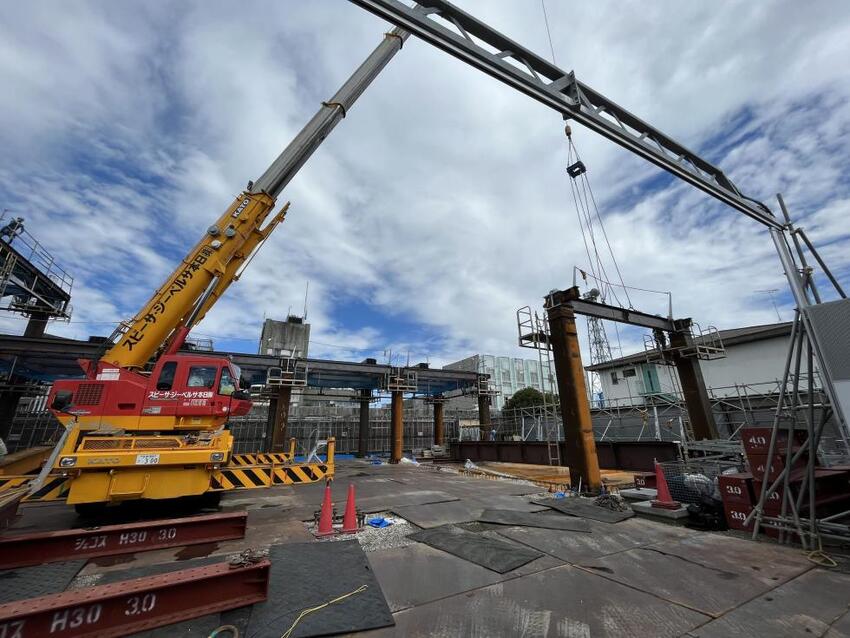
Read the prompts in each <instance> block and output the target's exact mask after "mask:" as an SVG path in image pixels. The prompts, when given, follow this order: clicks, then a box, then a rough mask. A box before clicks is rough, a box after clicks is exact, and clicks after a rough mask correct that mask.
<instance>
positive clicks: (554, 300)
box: [546, 286, 690, 332]
mask: <svg viewBox="0 0 850 638" xmlns="http://www.w3.org/2000/svg"><path fill="white" fill-rule="evenodd" d="M546 302H547V306H549V307H555V306H559V305H562V304H565V305H568V306H569V307H570V308H572V309H573V312H575V313H576V314H578V315H585V316H588V317H598V318H599V319H608V320H609V321H617V322H619V323H627V324H629V325H631V326H640V327H642V328H651V329H653V330H666V331H667V332H675V331H676V330H678V329H679V328H681V325H680V326H679V328H677V326H676V324H675V323H674V321H673V320H672V319H667V318H666V317H659V316H658V315H650V314H648V313H646V312H640V311H638V310H632V309H629V308H620V307H619V306H611V305H608V304H604V303H598V302H595V301H588V300H587V299H582V298H581V297H580V295H579V290H578V288H576V287H575V286H574V287H572V288H567V289H566V290H558V291H553V292H551V293H549V294H548V295H547V296H546ZM681 322H688V323H690V319H682V320H680V324H681Z"/></svg>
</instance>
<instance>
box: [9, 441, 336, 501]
mask: <svg viewBox="0 0 850 638" xmlns="http://www.w3.org/2000/svg"><path fill="white" fill-rule="evenodd" d="M329 448H330V449H329V454H328V459H327V461H324V462H321V461H319V462H312V463H293V462H292V459H293V455H292V454H291V453H275V454H264V453H260V454H236V455H233V457H232V458H231V461H230V463H228V464H227V465H224V466H221V467H219V468H215V467H209V466H203V465H199V466H196V467H186V466H184V467H173V466H171V467H169V466H143V467H134V468H126V467H121V468H120V469H119V470H117V471H113V470H108V469H104V470H102V471H88V470H86V471H74V470H71V471H67V472H63V471H54V472H51V473H50V474H48V475H47V478H46V480H45V481H44V483H43V485H42V486H41V487H40V488H39V489H38V490H37V491H36V492H35V493H33V494H30V495H28V496H26V497H25V498H24V501H57V500H66V501H67V502H68V503H69V504H74V503H79V502H89V503H92V502H120V501H124V500H131V499H136V498H152V499H165V498H174V497H175V496H181V495H192V494H197V495H200V494H204V493H208V492H225V491H230V490H244V489H257V488H263V487H274V486H277V485H297V484H302V483H315V482H316V481H321V480H327V479H333V476H334V461H333V451H332V447H331V446H329ZM34 479H35V475H33V474H26V475H18V476H2V475H0V494H2V493H4V492H7V491H9V490H13V489H15V488H18V487H21V486H24V485H26V484H28V483H29V482H30V481H32V480H34ZM72 484H73V486H74V493H75V494H85V495H86V496H85V500H83V499H81V498H79V497H77V498H74V497H73V496H69V495H70V492H71V486H72Z"/></svg>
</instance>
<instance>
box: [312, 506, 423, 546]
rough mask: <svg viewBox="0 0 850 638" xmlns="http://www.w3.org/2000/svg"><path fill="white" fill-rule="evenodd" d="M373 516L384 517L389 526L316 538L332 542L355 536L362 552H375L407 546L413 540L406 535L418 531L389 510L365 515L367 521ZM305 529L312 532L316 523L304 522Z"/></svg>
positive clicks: (369, 527)
mask: <svg viewBox="0 0 850 638" xmlns="http://www.w3.org/2000/svg"><path fill="white" fill-rule="evenodd" d="M373 518H385V519H387V520H388V521H390V522H392V525H390V526H389V527H380V528H379V527H372V526H371V525H366V526H365V528H364V529H363V530H362V531H359V532H357V533H356V534H338V535H336V536H329V537H327V538H317V539H316V540H317V541H319V542H321V543H333V542H336V541H345V540H349V539H351V538H352V537H353V538H356V539H357V541H358V542H359V543H360V546H361V547H362V548H363V551H364V552H376V551H379V550H382V549H392V548H394V547H407V546H408V545H412V544H413V543H414V542H415V541H412V540H410V539H408V538H407V537H408V536H409V535H410V534H413V533H414V532H418V531H419V527H417V526H416V525H414V524H413V523H411V522H410V521H407V520H405V519H403V518H402V517H401V516H397V515H396V514H392V513H391V512H378V513H377V514H369V515H368V516H367V517H366V520H367V521H370V520H372V519H373ZM306 525H307V530H308V531H309V532H310V533H311V534H312V533H313V532H314V530H315V529H316V525H315V524H314V523H313V522H312V521H311V522H309V523H306Z"/></svg>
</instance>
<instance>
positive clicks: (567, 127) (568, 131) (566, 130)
mask: <svg viewBox="0 0 850 638" xmlns="http://www.w3.org/2000/svg"><path fill="white" fill-rule="evenodd" d="M564 133H566V134H567V137H572V136H573V129H571V128H570V125H569V124H565V125H564Z"/></svg>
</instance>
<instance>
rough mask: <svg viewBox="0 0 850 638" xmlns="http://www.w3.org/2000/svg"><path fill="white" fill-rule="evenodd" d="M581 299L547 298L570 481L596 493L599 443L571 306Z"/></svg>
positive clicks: (571, 295)
mask: <svg viewBox="0 0 850 638" xmlns="http://www.w3.org/2000/svg"><path fill="white" fill-rule="evenodd" d="M577 296H578V289H576V288H570V289H569V290H564V291H560V292H554V293H552V294H550V295H549V296H548V297H546V312H547V314H548V317H549V330H550V332H551V335H550V343H551V345H552V355H553V357H554V359H555V374H556V376H557V380H558V394H560V397H561V417H562V419H563V424H564V443H565V447H566V453H567V454H566V457H567V458H566V460H567V464H568V465H569V467H570V481H571V483H572V485H573V487H577V486H578V477H579V476H581V483H582V487H585V486H586V487H587V489H588V490H591V491H594V492H595V491H598V490H599V489H600V487H601V485H602V480H601V477H600V475H599V459H597V457H596V442H595V441H594V439H593V423H592V421H591V418H590V403H589V402H588V400H587V386H586V385H585V381H584V367H583V366H582V363H581V349H580V347H579V341H578V332H577V330H576V318H575V313H574V312H573V309H572V308H571V307H570V306H569V305H568V303H569V301H570V299H576V298H577Z"/></svg>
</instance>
